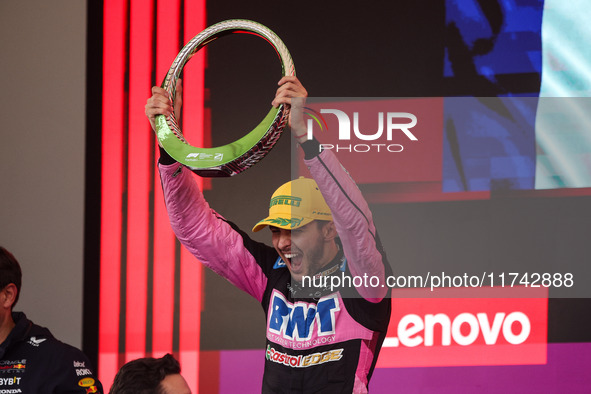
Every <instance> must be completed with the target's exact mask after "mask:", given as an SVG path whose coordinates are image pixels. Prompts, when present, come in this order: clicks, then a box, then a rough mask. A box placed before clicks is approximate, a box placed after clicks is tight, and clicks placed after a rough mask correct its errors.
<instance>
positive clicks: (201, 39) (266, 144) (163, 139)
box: [156, 19, 295, 177]
mask: <svg viewBox="0 0 591 394" xmlns="http://www.w3.org/2000/svg"><path fill="white" fill-rule="evenodd" d="M232 33H250V34H255V35H258V36H260V37H262V38H264V39H265V40H267V41H268V42H269V43H270V44H271V45H272V46H273V47H274V48H275V50H276V52H277V54H278V55H279V59H280V61H281V68H282V75H283V76H286V75H295V67H294V65H293V61H292V59H291V55H290V54H289V51H288V50H287V48H286V47H285V44H283V42H282V41H281V39H280V38H279V37H278V36H277V35H276V34H275V33H273V31H271V30H270V29H269V28H267V27H265V26H263V25H261V24H260V23H256V22H253V21H250V20H244V19H233V20H227V21H223V22H220V23H216V24H215V25H212V26H210V27H208V28H207V29H205V30H203V31H202V32H201V33H199V34H198V35H196V36H195V37H193V39H191V41H189V42H188V43H187V44H186V45H185V47H184V48H183V49H182V50H181V51H180V52H179V54H178V55H177V57H176V58H175V59H174V62H173V63H172V65H171V67H170V69H169V70H168V73H167V74H166V77H165V78H164V82H162V88H164V89H165V90H166V91H168V92H169V94H170V97H171V100H172V102H173V103H174V100H175V96H176V84H177V80H178V79H179V75H180V74H181V72H182V70H183V67H184V66H185V64H186V63H187V61H188V60H189V59H190V58H191V56H193V55H194V54H195V53H196V52H197V51H199V50H200V49H201V48H203V47H204V46H206V45H207V44H209V43H210V42H212V41H214V40H215V39H217V38H219V37H222V36H225V35H228V34H232ZM288 116H289V108H288V107H286V106H285V105H283V104H282V105H280V106H279V107H278V108H273V107H272V108H271V110H270V111H269V112H268V113H267V115H266V116H265V118H264V119H263V120H262V121H261V122H260V123H259V125H258V126H256V127H255V128H254V129H253V130H252V131H250V132H249V133H248V134H246V135H244V136H243V137H242V138H240V139H238V140H236V141H234V142H232V143H229V144H227V145H223V146H219V147H215V148H200V147H196V146H192V145H190V144H189V143H188V142H187V141H186V140H185V138H184V136H183V133H182V131H181V129H180V127H179V125H178V121H177V119H176V118H175V115H174V113H172V114H171V115H169V116H167V117H166V116H164V115H158V116H157V117H156V136H157V138H158V142H159V144H160V145H161V146H162V147H163V148H164V149H165V150H166V152H167V153H168V154H169V155H170V156H171V157H172V158H173V159H175V160H176V161H178V162H179V163H182V164H184V165H185V166H186V167H188V168H189V169H191V170H192V171H193V172H195V173H197V174H198V175H201V176H205V177H229V176H233V175H236V174H239V173H241V172H243V171H245V170H246V169H248V168H250V167H252V166H253V165H254V164H256V163H257V162H258V161H260V160H261V159H263V157H265V155H266V154H267V153H268V152H269V151H270V150H271V148H273V146H274V145H275V143H276V142H277V140H279V137H280V136H281V133H282V132H283V129H284V128H285V125H286V123H287V119H288Z"/></svg>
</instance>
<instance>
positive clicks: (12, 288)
mask: <svg viewBox="0 0 591 394" xmlns="http://www.w3.org/2000/svg"><path fill="white" fill-rule="evenodd" d="M17 294H18V289H17V288H16V285H15V284H14V283H9V284H8V285H6V287H5V288H4V289H2V295H1V296H0V305H1V306H2V307H3V308H6V309H10V308H12V305H13V304H14V300H16V296H17Z"/></svg>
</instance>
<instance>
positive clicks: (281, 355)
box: [159, 141, 391, 393]
mask: <svg viewBox="0 0 591 394" xmlns="http://www.w3.org/2000/svg"><path fill="white" fill-rule="evenodd" d="M304 145H308V146H307V147H306V146H304V149H305V151H306V157H307V158H309V157H311V158H309V159H307V160H305V163H306V165H307V166H308V168H309V169H310V172H311V174H312V176H313V177H314V179H315V180H316V182H317V183H318V186H319V188H320V190H321V192H322V194H323V196H324V198H325V200H326V202H327V204H328V205H329V207H330V208H331V212H332V214H333V220H334V223H335V226H336V229H337V232H338V234H339V239H340V245H342V247H341V250H342V253H339V255H338V256H337V257H336V258H335V261H334V262H332V263H331V264H329V265H327V266H326V267H332V266H334V267H335V269H334V270H330V269H329V270H328V271H334V272H332V273H331V275H339V276H341V277H342V276H347V277H351V278H353V277H363V276H364V274H366V275H367V277H371V276H376V277H378V278H380V279H379V280H380V282H379V283H380V285H379V286H376V287H359V288H355V287H348V285H347V286H346V287H342V288H336V289H335V288H332V289H331V288H321V289H312V290H313V291H308V290H307V289H303V288H300V287H298V284H297V283H292V279H291V276H290V273H289V270H288V269H287V267H286V266H285V264H282V261H281V259H280V258H279V255H278V253H277V252H276V251H275V249H274V248H273V247H270V246H267V245H265V244H262V243H259V242H255V241H253V240H252V239H251V238H250V237H249V236H248V235H247V234H246V233H244V232H243V231H241V230H240V229H239V228H238V227H237V226H236V225H234V224H233V223H231V222H228V221H227V220H225V219H224V218H223V217H221V216H220V215H219V214H217V213H216V212H215V211H214V210H213V209H211V208H210V207H209V205H208V203H207V202H206V201H205V199H204V197H203V194H202V193H201V191H200V190H199V189H198V187H197V185H196V183H195V182H194V181H193V179H192V175H191V174H190V171H189V170H187V169H186V168H184V167H182V168H180V167H179V166H181V165H180V164H178V163H176V164H170V165H162V164H160V165H159V167H160V174H161V178H162V185H163V189H164V195H165V201H166V206H167V210H168V214H169V217H170V222H171V225H172V227H173V229H174V232H175V234H176V236H177V237H178V239H179V240H180V242H181V243H182V244H183V245H184V246H185V247H186V248H187V249H188V250H189V251H190V252H191V253H192V254H193V255H194V256H195V257H197V258H198V259H199V260H200V261H201V262H202V263H203V264H205V265H206V266H207V267H209V268H210V269H212V270H213V271H215V272H216V273H218V274H219V275H221V276H223V277H224V278H226V279H227V280H228V281H230V282H231V283H232V284H234V285H235V286H237V287H238V288H240V289H242V290H243V291H245V292H247V293H248V294H250V295H251V296H253V297H255V298H256V299H257V300H258V301H259V302H260V303H261V305H262V307H263V310H264V311H265V314H266V319H267V325H266V327H267V332H266V339H267V347H266V361H265V372H264V377H263V389H262V391H263V392H264V393H316V392H322V393H347V392H348V393H351V392H354V393H365V392H367V385H368V382H369V379H370V377H371V374H372V372H373V369H374V367H375V364H376V360H377V357H378V353H379V350H380V348H381V345H382V342H383V340H384V338H385V335H386V330H387V327H388V321H389V319H390V311H391V305H390V292H389V290H388V289H387V287H384V286H382V285H383V284H384V278H385V275H388V274H389V273H390V272H391V270H390V267H389V264H388V263H387V261H386V258H385V255H384V253H383V251H382V247H381V244H380V242H379V239H378V237H377V234H376V230H375V227H374V224H373V220H372V216H371V212H370V211H369V208H368V206H367V203H366V201H365V200H364V199H363V197H362V195H361V192H360V191H359V189H358V188H357V185H356V184H355V183H354V182H353V180H352V179H351V178H350V177H349V175H348V174H347V172H346V171H345V170H344V169H343V167H342V166H341V165H340V163H339V162H338V160H337V159H336V157H335V156H334V154H333V153H332V152H331V151H326V150H325V151H323V152H322V153H320V154H317V152H318V151H319V150H318V143H317V142H316V141H309V142H306V143H304ZM310 152H312V153H311V154H310ZM325 272H326V271H325Z"/></svg>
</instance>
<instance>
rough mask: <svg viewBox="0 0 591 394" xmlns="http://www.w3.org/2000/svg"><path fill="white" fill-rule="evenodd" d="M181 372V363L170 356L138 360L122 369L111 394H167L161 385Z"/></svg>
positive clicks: (116, 377) (118, 373)
mask: <svg viewBox="0 0 591 394" xmlns="http://www.w3.org/2000/svg"><path fill="white" fill-rule="evenodd" d="M180 372H181V367H180V365H179V362H178V361H177V360H175V358H174V357H173V356H172V355H170V354H167V355H165V356H164V357H162V358H152V357H146V358H138V359H137V360H133V361H130V362H128V363H127V364H125V365H124V366H122V367H121V369H120V370H119V372H117V375H116V376H115V381H114V382H113V386H112V387H111V390H110V391H109V394H165V393H164V390H163V389H162V386H161V385H160V383H161V382H162V381H163V380H164V378H166V377H167V376H168V375H174V374H179V373H180Z"/></svg>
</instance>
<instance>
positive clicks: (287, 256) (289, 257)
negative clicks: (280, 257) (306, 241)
mask: <svg viewBox="0 0 591 394" xmlns="http://www.w3.org/2000/svg"><path fill="white" fill-rule="evenodd" d="M297 256H298V254H297V253H285V257H286V258H288V259H293V258H294V257H297Z"/></svg>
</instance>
